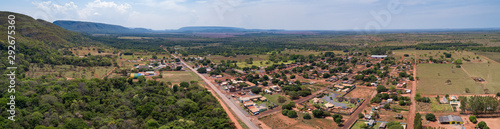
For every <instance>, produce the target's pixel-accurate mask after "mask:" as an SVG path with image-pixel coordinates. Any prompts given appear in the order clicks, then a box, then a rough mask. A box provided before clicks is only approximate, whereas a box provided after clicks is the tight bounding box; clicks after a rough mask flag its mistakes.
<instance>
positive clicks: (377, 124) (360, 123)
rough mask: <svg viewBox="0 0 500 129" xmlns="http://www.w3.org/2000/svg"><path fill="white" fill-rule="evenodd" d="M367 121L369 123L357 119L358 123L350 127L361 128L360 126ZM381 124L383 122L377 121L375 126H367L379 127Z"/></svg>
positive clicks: (373, 128)
mask: <svg viewBox="0 0 500 129" xmlns="http://www.w3.org/2000/svg"><path fill="white" fill-rule="evenodd" d="M366 123H368V121H356V123H354V125H352V126H351V128H350V129H361V128H360V127H359V126H360V125H362V124H366ZM380 124H382V123H380V122H377V123H375V125H374V126H373V127H371V128H367V129H378V127H379V126H380Z"/></svg>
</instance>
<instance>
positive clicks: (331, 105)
mask: <svg viewBox="0 0 500 129" xmlns="http://www.w3.org/2000/svg"><path fill="white" fill-rule="evenodd" d="M334 106H335V105H333V104H332V103H325V107H326V108H332V107H334Z"/></svg>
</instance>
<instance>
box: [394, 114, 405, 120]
mask: <svg viewBox="0 0 500 129" xmlns="http://www.w3.org/2000/svg"><path fill="white" fill-rule="evenodd" d="M394 118H396V119H403V115H401V114H397V115H396V116H394Z"/></svg>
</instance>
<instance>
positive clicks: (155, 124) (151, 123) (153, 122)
mask: <svg viewBox="0 0 500 129" xmlns="http://www.w3.org/2000/svg"><path fill="white" fill-rule="evenodd" d="M147 125H148V128H153V129H155V128H158V127H159V126H160V124H158V122H157V121H156V120H155V119H150V120H148V122H147Z"/></svg>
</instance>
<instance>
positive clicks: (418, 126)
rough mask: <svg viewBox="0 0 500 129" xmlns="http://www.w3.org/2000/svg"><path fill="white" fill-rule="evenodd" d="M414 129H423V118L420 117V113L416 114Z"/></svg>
mask: <svg viewBox="0 0 500 129" xmlns="http://www.w3.org/2000/svg"><path fill="white" fill-rule="evenodd" d="M413 129H422V116H420V113H416V114H415V119H414V121H413Z"/></svg>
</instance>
